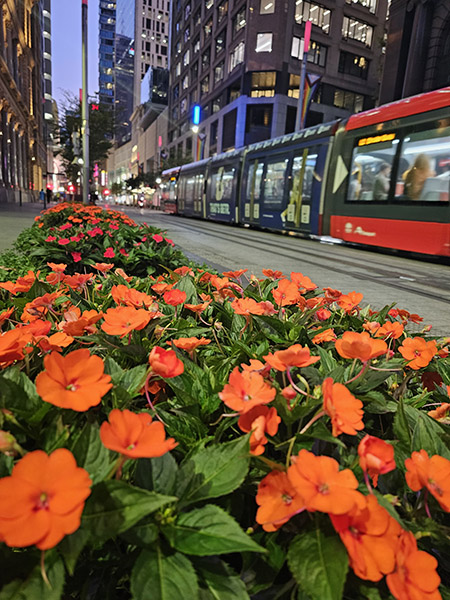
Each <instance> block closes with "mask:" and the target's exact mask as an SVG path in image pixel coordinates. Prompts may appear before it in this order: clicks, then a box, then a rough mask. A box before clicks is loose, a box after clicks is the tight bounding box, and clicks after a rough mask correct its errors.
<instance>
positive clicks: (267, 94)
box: [250, 71, 276, 98]
mask: <svg viewBox="0 0 450 600" xmlns="http://www.w3.org/2000/svg"><path fill="white" fill-rule="evenodd" d="M275 78H276V73H275V71H259V72H256V73H252V90H251V94H250V96H251V97H252V98H272V97H273V96H275Z"/></svg>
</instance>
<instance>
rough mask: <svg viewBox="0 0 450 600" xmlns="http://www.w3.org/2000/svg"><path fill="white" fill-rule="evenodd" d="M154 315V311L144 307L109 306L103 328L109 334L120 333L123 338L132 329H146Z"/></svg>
mask: <svg viewBox="0 0 450 600" xmlns="http://www.w3.org/2000/svg"><path fill="white" fill-rule="evenodd" d="M152 316H154V313H151V312H149V311H147V310H144V309H143V308H139V309H136V308H133V307H131V306H119V307H118V308H108V310H107V311H106V313H105V321H104V323H102V329H103V331H104V332H105V333H108V334H109V335H120V337H121V338H123V337H124V336H125V335H127V334H129V333H131V332H132V331H135V330H140V329H144V327H145V326H146V325H147V324H148V322H149V321H150V319H151V318H152Z"/></svg>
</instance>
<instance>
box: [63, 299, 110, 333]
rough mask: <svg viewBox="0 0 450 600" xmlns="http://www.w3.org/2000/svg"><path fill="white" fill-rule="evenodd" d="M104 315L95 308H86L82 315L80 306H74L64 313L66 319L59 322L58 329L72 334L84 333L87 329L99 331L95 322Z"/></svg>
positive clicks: (91, 331)
mask: <svg viewBox="0 0 450 600" xmlns="http://www.w3.org/2000/svg"><path fill="white" fill-rule="evenodd" d="M102 317H103V313H101V312H100V313H98V312H97V311H95V310H85V311H84V312H83V315H81V310H80V309H79V308H78V306H72V307H71V308H70V309H69V310H67V311H66V312H65V313H64V321H62V322H61V323H59V324H58V329H61V330H62V331H64V333H67V335H71V336H72V335H74V336H78V335H83V333H84V332H85V331H86V332H88V333H94V332H95V331H97V328H96V326H95V323H97V321H99V320H100V319H101V318H102Z"/></svg>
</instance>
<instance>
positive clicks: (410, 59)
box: [380, 0, 450, 103]
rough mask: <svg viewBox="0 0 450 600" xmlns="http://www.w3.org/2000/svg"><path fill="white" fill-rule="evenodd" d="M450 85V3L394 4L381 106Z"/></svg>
mask: <svg viewBox="0 0 450 600" xmlns="http://www.w3.org/2000/svg"><path fill="white" fill-rule="evenodd" d="M449 85H450V2H449V0H395V1H394V2H391V5H390V9H389V26H388V39H387V47H386V63H385V67H384V72H383V81H382V85H381V93H380V102H381V103H385V102H391V101H393V100H398V99H399V98H405V97H408V96H412V95H414V94H419V93H420V92H429V91H431V90H435V89H438V88H442V87H446V86H449Z"/></svg>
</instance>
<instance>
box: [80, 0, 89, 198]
mask: <svg viewBox="0 0 450 600" xmlns="http://www.w3.org/2000/svg"><path fill="white" fill-rule="evenodd" d="M87 17H88V0H81V60H82V98H81V135H82V137H83V166H82V177H81V184H82V191H83V204H89V110H88V97H87V86H88V82H87V76H88V57H87V50H88V36H87V33H88V19H87Z"/></svg>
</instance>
